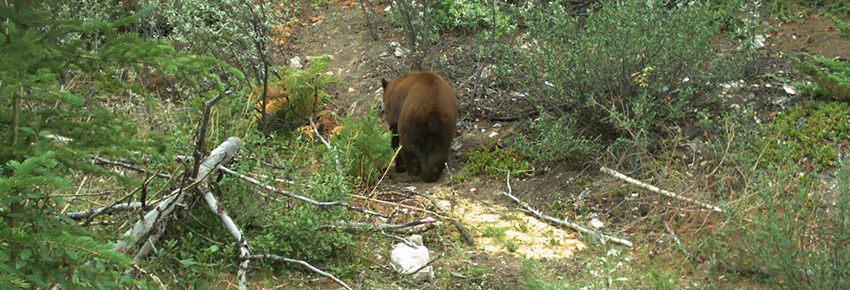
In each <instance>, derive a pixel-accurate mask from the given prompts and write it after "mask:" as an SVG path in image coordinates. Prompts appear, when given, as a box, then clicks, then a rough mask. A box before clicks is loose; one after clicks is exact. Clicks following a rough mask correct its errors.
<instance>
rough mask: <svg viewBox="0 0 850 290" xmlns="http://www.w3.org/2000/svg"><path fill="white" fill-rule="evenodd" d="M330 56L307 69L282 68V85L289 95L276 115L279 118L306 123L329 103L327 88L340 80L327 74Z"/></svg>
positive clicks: (318, 59)
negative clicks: (306, 120) (305, 121)
mask: <svg viewBox="0 0 850 290" xmlns="http://www.w3.org/2000/svg"><path fill="white" fill-rule="evenodd" d="M329 59H330V56H328V55H322V56H320V57H317V58H315V59H313V61H312V62H310V65H309V66H307V68H305V69H303V70H301V69H295V68H291V67H284V68H280V70H282V72H280V74H281V75H282V77H283V81H282V82H281V85H282V86H283V87H282V89H285V90H286V92H287V94H288V99H287V101H286V104H284V105H283V106H281V107H280V108H278V110H277V111H276V112H275V113H274V115H275V116H277V117H278V118H281V119H284V120H289V121H304V120H305V119H306V118H307V117H310V116H314V115H315V114H316V113H317V112H318V111H319V110H321V109H322V108H323V106H324V105H325V104H326V103H327V101H328V95H327V94H326V93H325V88H326V87H327V86H328V85H330V84H333V83H338V82H339V80H337V79H334V78H333V77H331V76H329V75H327V74H325V70H326V69H327V67H328V64H327V61H328V60H329Z"/></svg>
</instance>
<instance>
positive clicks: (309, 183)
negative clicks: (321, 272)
mask: <svg viewBox="0 0 850 290" xmlns="http://www.w3.org/2000/svg"><path fill="white" fill-rule="evenodd" d="M340 155H341V154H340V153H339V152H338V151H337V150H327V151H325V153H324V154H322V156H321V163H320V164H317V166H318V167H316V168H314V169H313V170H308V171H306V172H301V173H295V174H292V175H291V176H290V178H292V179H294V180H299V181H300V183H299V184H296V185H295V186H292V187H290V188H288V190H291V191H292V192H295V193H299V194H302V195H304V196H307V197H310V198H312V199H313V200H316V201H348V199H349V198H348V193H351V192H352V190H353V188H352V186H351V184H352V182H351V180H350V178H349V177H347V176H346V175H344V174H342V169H341V168H339V167H337V164H336V161H337V160H340V157H341V156H340ZM254 206H257V205H254ZM260 212H261V213H262V216H261V217H260V218H261V219H262V220H261V221H260V224H262V225H263V226H262V228H261V229H259V231H258V232H257V233H256V235H255V238H254V242H253V244H254V246H255V247H258V248H262V249H269V252H270V253H274V254H278V255H282V256H285V257H290V258H294V259H303V260H308V261H321V262H326V261H329V260H330V259H331V258H333V257H335V256H336V255H339V254H341V253H342V252H341V250H343V249H345V248H346V247H348V246H350V245H351V244H352V235H351V234H349V233H345V232H341V231H333V230H330V231H329V230H323V229H321V226H324V225H327V224H328V223H331V222H334V221H340V220H350V219H351V211H348V210H346V209H344V208H342V207H338V206H331V207H327V206H326V207H317V206H314V205H310V204H306V203H303V202H300V201H299V202H293V203H289V202H277V203H270V204H265V205H262V209H261V211H260Z"/></svg>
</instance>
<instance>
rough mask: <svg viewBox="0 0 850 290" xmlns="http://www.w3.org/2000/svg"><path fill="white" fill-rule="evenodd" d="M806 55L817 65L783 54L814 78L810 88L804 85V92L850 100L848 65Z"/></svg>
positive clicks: (849, 69)
mask: <svg viewBox="0 0 850 290" xmlns="http://www.w3.org/2000/svg"><path fill="white" fill-rule="evenodd" d="M806 55H807V56H809V57H811V58H812V59H813V60H814V61H816V62H817V65H816V64H814V63H811V62H809V61H804V60H800V59H798V58H796V57H793V56H790V55H787V54H786V55H785V56H787V57H788V58H789V59H791V61H793V62H794V64H795V67H796V68H797V69H798V70H800V71H801V72H803V73H804V74H806V75H808V76H809V77H811V78H812V80H814V83H815V85H814V87H812V88H811V89H806V88H805V87H804V88H803V89H805V90H804V92H809V93H810V94H811V95H813V96H817V97H821V98H827V99H834V100H839V101H848V100H850V65H848V64H847V63H846V62H843V61H838V60H832V59H829V58H826V57H820V56H813V55H808V54H806ZM824 93H825V94H824Z"/></svg>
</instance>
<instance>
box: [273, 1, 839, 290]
mask: <svg viewBox="0 0 850 290" xmlns="http://www.w3.org/2000/svg"><path fill="white" fill-rule="evenodd" d="M386 8H387V5H386V4H381V5H379V6H377V7H375V10H374V13H375V15H374V16H372V17H366V14H364V11H363V9H362V7H361V6H360V4H359V3H355V2H335V1H331V2H330V3H328V4H325V5H320V6H318V7H310V8H306V9H305V10H304V14H306V15H305V16H302V18H304V19H309V21H305V23H303V25H300V26H299V27H297V28H296V29H294V30H293V31H292V34H291V36H290V39H288V40H287V42H288V43H289V50H290V51H291V53H292V55H291V56H287V57H289V58H291V57H294V56H298V57H300V58H301V59H305V58H307V57H309V56H319V55H323V54H327V55H330V56H332V59H331V60H330V61H329V62H328V65H329V69H328V71H329V72H330V73H331V74H332V75H333V76H335V77H336V78H339V79H341V80H343V81H344V82H345V84H343V85H338V86H335V87H334V88H332V89H330V90H329V91H328V93H329V94H330V95H331V99H332V102H333V105H332V106H333V108H334V109H335V111H336V112H337V114H340V115H345V114H350V113H353V114H362V113H363V112H365V111H366V110H368V109H369V108H370V107H371V106H377V107H379V106H380V103H381V93H382V90H381V87H380V81H381V78H384V79H387V80H390V79H392V78H394V77H396V76H398V75H400V74H402V73H404V72H406V71H409V70H410V69H409V66H408V65H407V64H406V63H405V60H404V58H403V57H402V58H400V57H397V56H396V55H395V52H396V50H397V47H398V44H399V43H400V44H401V46H402V47H403V42H404V39H403V36H402V35H401V33H400V29H399V28H397V27H395V26H394V25H393V24H392V21H390V20H389V15H388V13H387V12H386V11H387V10H386ZM368 20H371V21H373V22H374V25H375V26H376V27H377V34H378V39H377V40H374V39H372V37H370V34H369V23H368ZM768 22H769V24H770V27H771V29H768V30H767V32H766V34H765V39H764V44H765V45H764V46H763V47H762V48H760V49H758V50H757V52H756V54H757V55H756V56H754V58H753V61H751V62H750V63H749V64H748V67H746V68H743V69H744V70H745V74H744V79H743V80H741V84H742V85H741V86H738V87H737V90H735V91H730V92H728V93H729V94H733V95H735V96H736V97H734V98H732V99H733V102H736V103H739V104H744V103H753V104H755V108H756V109H757V110H758V111H759V114H760V115H764V116H765V117H766V118H769V116H770V115H771V114H772V112H776V111H781V110H784V109H785V108H787V107H788V106H793V105H794V104H795V103H799V102H801V101H802V100H798V99H797V98H796V97H795V96H794V95H789V94H788V93H787V92H785V91H784V90H783V86H782V84H781V83H778V82H775V83H774V82H772V81H771V80H770V79H769V78H759V77H757V76H759V75H765V74H774V75H777V76H781V77H787V78H790V79H800V77H801V76H800V75H799V74H798V73H795V72H793V70H792V69H791V67H790V65H789V62H788V60H787V59H786V58H784V57H782V56H781V55H780V54H779V53H780V52H785V53H789V54H792V55H798V54H800V53H803V52H805V53H810V54H814V55H821V56H826V57H830V58H839V59H843V60H850V50H848V49H847V47H850V43H848V41H847V40H844V39H842V38H841V36H840V33H839V32H838V31H837V30H836V29H835V28H834V26H833V24H832V23H831V22H830V21H829V20H827V19H825V18H821V17H812V18H806V19H800V20H798V21H794V22H787V23H786V22H781V21H778V20H768ZM444 38H449V39H450V38H451V37H446V36H444ZM464 45H465V44H464V43H463V40H461V39H451V40H449V41H446V43H445V44H442V46H441V47H439V48H438V51H441V50H442V51H450V50H454V51H464V52H468V51H470V50H469V49H465V47H464ZM458 47H459V48H458ZM450 55H452V56H454V54H450ZM458 63H460V60H458V61H454V62H453V61H449V62H447V64H446V65H444V66H441V67H434V68H430V70H432V71H434V72H436V73H438V74H441V75H443V76H444V77H445V78H446V79H447V81H448V82H449V83H450V84H451V85H452V86H453V88H454V89H455V92H456V93H457V95H458V99H459V102H460V109H461V112H460V116H459V126H458V131H459V134H458V137H457V139H456V142H457V143H458V144H459V145H456V146H455V149H458V150H455V151H453V152H452V154H453V156H452V157H451V158H450V161H449V170H448V172H449V173H457V172H460V171H461V170H463V168H464V166H465V160H464V153H465V152H467V151H468V150H470V149H472V148H475V146H476V145H478V144H481V143H482V142H484V141H485V140H486V139H496V140H501V139H502V138H506V137H508V136H510V134H512V133H513V132H514V131H515V130H517V129H518V128H517V126H515V124H514V123H512V122H494V121H489V120H488V119H487V118H482V117H481V116H480V115H478V114H472V113H471V112H473V111H475V110H476V108H475V106H476V105H475V104H476V103H477V102H475V101H473V100H471V98H472V95H471V91H472V89H471V88H469V87H468V85H469V83H470V77H465V75H473V74H474V73H479V72H480V71H478V70H480V69H481V68H480V67H476V66H475V65H467V66H465V67H462V66H457V67H453V66H455V65H457V64H458ZM458 146H459V148H458ZM698 154H699V153H695V152H690V153H687V157H689V158H694V159H696V160H698V159H699V158H700V157H699V156H695V155H698ZM536 172H543V174H536V175H534V176H525V175H518V176H514V177H511V178H510V179H509V180H506V178H493V177H473V178H470V179H468V180H464V181H462V182H457V183H454V182H451V181H450V180H449V178H445V179H444V180H442V181H440V182H437V183H422V182H421V181H420V180H418V179H416V178H410V177H408V176H407V175H399V174H396V173H394V172H392V170H390V173H389V175H388V176H387V178H385V179H384V180H383V181H382V182H381V184H380V185H379V186H378V190H379V191H399V190H401V189H403V188H409V187H413V188H415V190H416V191H418V192H421V193H426V194H429V195H431V196H432V197H434V198H436V199H438V200H439V201H440V202H441V203H443V204H444V207H445V208H447V209H451V214H452V215H453V216H454V217H456V218H458V220H459V221H460V222H461V224H462V225H464V226H465V227H466V228H467V229H469V230H470V231H471V234H472V235H473V236H474V238H475V245H474V246H466V245H465V244H463V243H462V242H460V238H459V236H458V234H457V233H456V231H455V229H454V227H452V226H451V225H450V224H449V223H444V225H443V226H442V227H444V228H445V229H443V230H440V231H435V232H432V233H426V234H424V237H425V245H426V246H428V247H429V248H430V249H431V251H432V253H431V257H432V258H433V257H437V256H438V255H443V256H442V257H441V258H440V259H439V260H437V261H435V263H434V264H433V266H434V268H435V271H436V272H437V273H438V274H437V279H436V281H434V282H433V283H431V284H428V283H425V284H410V283H407V282H403V281H401V279H398V277H393V276H392V275H390V274H389V273H387V272H386V270H382V269H381V268H380V267H364V268H369V269H372V270H370V271H371V273H370V272H366V273H362V274H360V275H359V276H358V277H356V278H352V279H349V280H347V282H349V283H350V285H353V286H354V287H355V288H356V289H521V288H523V285H525V284H524V283H527V282H528V280H527V279H528V278H527V277H528V276H529V275H530V274H534V276H536V277H552V278H553V279H559V280H560V281H550V282H553V283H554V282H568V281H572V280H593V279H594V277H592V276H591V275H590V274H588V273H587V272H586V271H585V266H586V265H588V264H590V263H594V262H593V261H594V260H595V259H598V258H599V257H603V258H604V257H606V256H607V254H606V253H607V251H608V250H609V249H615V250H618V251H620V253H621V254H620V255H621V257H623V258H624V259H623V260H621V261H623V262H625V261H634V262H635V263H639V264H644V265H654V266H653V267H654V268H655V269H656V270H659V271H660V270H663V269H665V268H666V269H674V268H675V270H676V273H678V274H679V275H681V277H676V278H675V279H678V282H677V283H678V284H679V286H680V287H681V288H701V287H700V286H699V285H705V284H701V283H703V282H706V281H707V282H706V283H710V284H712V285H714V286H715V287H718V288H720V289H762V288H763V287H762V286H760V285H758V284H756V283H752V282H749V281H747V280H748V279H746V278H745V277H735V276H734V275H725V274H722V273H721V274H718V273H717V272H716V271H702V270H701V269H700V267H701V264H699V263H698V261H697V262H694V261H687V258H686V257H684V255H683V254H682V253H681V252H680V251H679V250H677V248H676V247H675V241H673V240H672V239H670V238H669V235H667V233H659V232H657V231H656V230H654V229H656V226H657V225H655V224H653V225H649V224H646V223H647V222H646V220H647V219H646V218H644V217H645V216H646V215H648V214H649V215H651V214H653V213H656V212H657V211H659V210H663V209H657V208H656V207H662V208H665V207H673V206H680V207H693V208H694V209H693V212H695V213H694V215H695V216H700V215H705V214H706V213H704V212H703V213H699V212H700V210H699V209H698V208H697V207H696V206H693V205H686V204H676V205H671V204H669V201H668V202H665V203H667V204H659V202H658V201H659V200H663V198H658V197H647V196H646V195H647V194H646V193H641V196H640V197H638V198H629V197H630V196H632V197H634V196H638V193H639V192H641V191H634V190H633V189H630V188H628V185H627V184H626V183H624V182H622V181H620V180H617V179H614V178H612V177H610V176H608V175H605V174H602V173H600V172H599V171H598V167H596V168H593V167H587V166H584V165H576V164H567V163H561V164H552V165H550V166H549V167H548V168H542V169H540V168H538V169H537V170H536ZM627 173H628V172H627ZM447 175H449V174H444V176H447ZM508 182H509V183H508ZM685 187H687V186H682V187H681V188H674V189H673V190H676V189H684V188H685ZM623 189H626V190H629V191H633V192H628V193H626V194H611V193H612V192H615V191H618V190H623ZM502 192H511V193H513V195H515V196H517V197H519V198H520V199H522V200H523V201H525V202H527V203H529V204H530V205H531V206H533V207H534V208H537V209H541V210H544V211H546V209H547V206H549V205H550V204H552V202H553V197H555V196H557V198H560V199H565V198H566V199H570V201H569V203H571V204H581V205H583V207H584V208H585V210H584V211H582V212H579V210H578V209H575V210H572V211H568V212H565V216H566V217H567V219H568V220H571V221H573V222H576V223H578V224H581V225H584V226H585V227H591V226H590V224H591V221H598V222H601V223H602V226H601V227H600V228H598V230H599V231H601V232H603V233H605V234H607V235H612V236H616V237H621V238H624V239H627V240H630V241H631V242H632V243H634V246H633V247H626V246H621V245H611V244H610V242H609V243H608V244H606V245H602V244H599V243H595V242H593V240H592V239H590V238H588V237H583V236H581V235H580V234H578V233H577V232H575V231H573V230H570V229H565V228H558V227H555V226H553V225H550V224H547V223H544V222H541V221H539V220H537V219H536V218H533V217H530V216H528V215H525V214H522V213H520V212H518V211H516V209H518V205H517V204H516V203H514V202H513V201H511V200H510V199H508V198H506V197H505V196H504V195H503V194H502ZM412 215H413V214H412ZM484 229H506V230H505V231H504V235H492V234H488V233H487V232H486V231H485V230H484ZM662 229H663V227H662ZM387 240H389V239H387ZM390 242H392V241H388V242H387V244H383V245H363V246H364V247H363V248H364V249H365V248H373V249H376V251H379V252H380V253H379V255H378V257H383V258H384V259H383V260H379V261H373V262H374V263H377V264H383V265H387V264H388V258H387V254H388V252H389V247H390V244H389V243H390ZM364 243H365V241H364ZM508 244H511V245H510V246H506V245H508ZM381 247H383V248H381ZM508 248H511V250H508ZM633 270H634V271H642V270H646V268H645V267H633ZM730 276H732V277H731V278H730ZM309 277H310V276H309V275H304V276H302V275H301V274H298V273H292V274H291V276H290V277H285V279H284V280H290V282H289V284H288V285H291V288H288V287H287V286H284V289H295V288H300V289H325V288H326V287H336V286H333V285H334V284H332V283H331V282H329V281H326V280H319V281H317V280H312V279H311V278H309Z"/></svg>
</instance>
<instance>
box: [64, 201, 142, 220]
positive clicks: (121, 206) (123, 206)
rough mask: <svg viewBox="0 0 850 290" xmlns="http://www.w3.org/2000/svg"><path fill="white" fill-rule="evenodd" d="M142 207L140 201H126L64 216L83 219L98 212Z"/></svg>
mask: <svg viewBox="0 0 850 290" xmlns="http://www.w3.org/2000/svg"><path fill="white" fill-rule="evenodd" d="M155 203H156V202H151V203H150V204H155ZM140 208H142V203H141V202H126V203H118V204H114V205H110V206H105V207H100V208H93V209H89V210H84V211H72V212H66V213H65V216H67V217H69V218H72V219H84V218H88V217H90V216H94V215H100V214H111V213H114V212H117V211H127V210H136V209H140Z"/></svg>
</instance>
